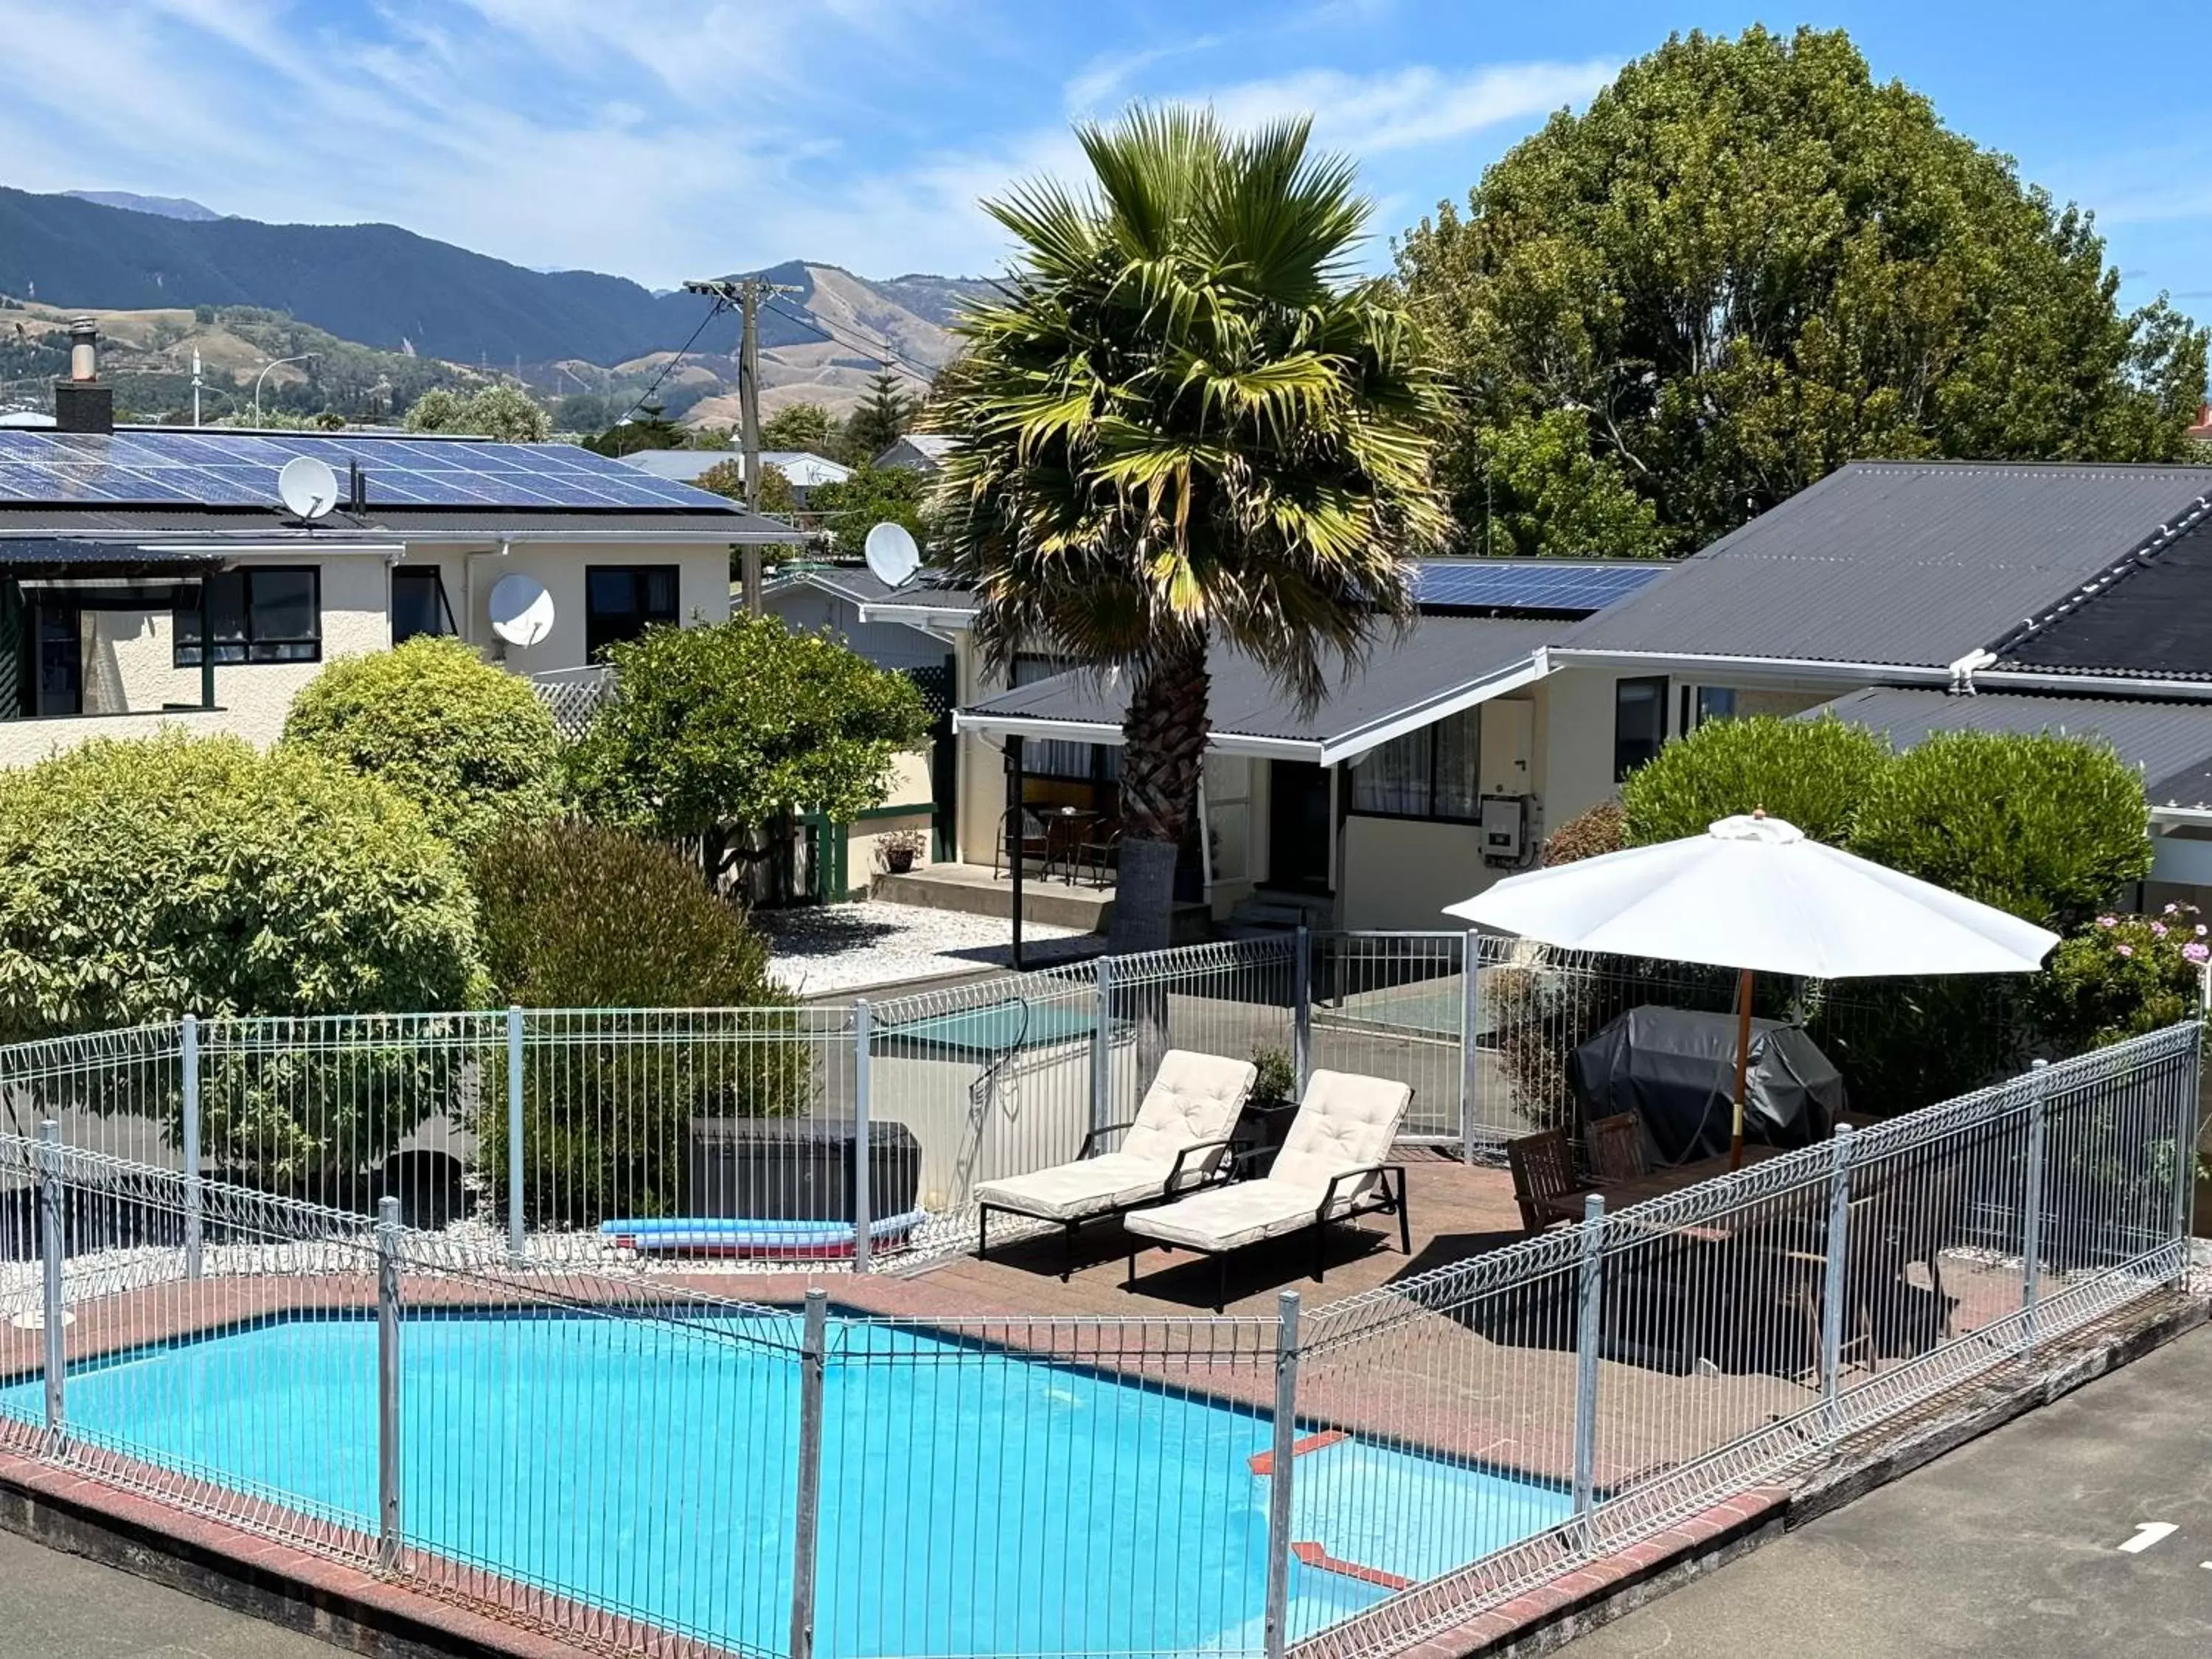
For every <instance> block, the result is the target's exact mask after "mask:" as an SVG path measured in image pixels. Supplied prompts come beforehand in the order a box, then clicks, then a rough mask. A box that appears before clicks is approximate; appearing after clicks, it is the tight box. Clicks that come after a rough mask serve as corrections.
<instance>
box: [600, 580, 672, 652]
mask: <svg viewBox="0 0 2212 1659" xmlns="http://www.w3.org/2000/svg"><path fill="white" fill-rule="evenodd" d="M676 621H677V611H676V567H675V566H674V565H672V564H595V565H587V566H586V567H585V569H584V654H585V656H586V657H588V658H592V659H597V658H598V657H599V654H600V653H602V652H604V651H605V649H606V648H607V647H609V646H611V645H619V644H621V643H623V641H628V640H634V639H635V638H636V637H637V636H638V635H641V634H642V633H644V632H645V630H646V629H648V628H654V627H659V626H660V625H662V624H664V623H665V624H666V625H668V626H670V627H673V626H674V625H675V623H676Z"/></svg>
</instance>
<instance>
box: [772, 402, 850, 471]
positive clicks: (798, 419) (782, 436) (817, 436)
mask: <svg viewBox="0 0 2212 1659" xmlns="http://www.w3.org/2000/svg"><path fill="white" fill-rule="evenodd" d="M838 434H839V428H838V424H837V417H836V416H835V415H832V414H831V413H830V412H829V410H828V409H827V408H825V407H823V405H822V404H811V403H796V404H785V405H784V406H783V407H782V408H781V409H779V410H776V411H775V414H773V415H771V416H769V417H768V418H767V419H766V420H764V421H763V422H761V447H762V448H763V449H795V450H800V451H803V452H805V453H808V454H811V455H820V456H823V457H825V458H826V457H828V456H829V452H830V451H831V450H832V449H834V448H836V446H837V441H838Z"/></svg>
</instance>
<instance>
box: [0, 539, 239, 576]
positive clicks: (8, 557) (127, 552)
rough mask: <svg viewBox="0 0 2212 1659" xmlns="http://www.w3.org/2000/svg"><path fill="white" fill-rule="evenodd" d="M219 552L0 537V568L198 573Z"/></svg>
mask: <svg viewBox="0 0 2212 1659" xmlns="http://www.w3.org/2000/svg"><path fill="white" fill-rule="evenodd" d="M221 562H222V555H221V554H219V553H176V552H169V553H155V552H151V551H149V550H147V549H145V548H143V547H135V546H133V545H132V544H130V543H129V542H94V541H84V540H80V539H72V538H68V537H62V536H18V537H7V538H0V566H4V567H6V568H7V571H8V574H9V575H11V576H17V577H21V576H28V575H32V574H40V573H43V574H55V573H58V572H62V571H74V570H77V569H80V568H83V567H86V566H97V567H98V568H100V570H102V571H105V572H112V573H113V574H118V575H121V574H129V573H131V572H136V571H150V570H199V569H204V568H206V567H208V566H210V565H213V564H220V563H221Z"/></svg>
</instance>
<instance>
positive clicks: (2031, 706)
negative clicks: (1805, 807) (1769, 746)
mask: <svg viewBox="0 0 2212 1659" xmlns="http://www.w3.org/2000/svg"><path fill="white" fill-rule="evenodd" d="M1822 714H1833V715H1835V717H1836V718H1837V719H1838V720H1847V721H1849V722H1850V723H1851V724H1852V725H1854V726H1871V727H1872V728H1873V729H1874V730H1875V731H1877V732H1882V733H1884V734H1885V735H1886V736H1887V737H1888V738H1889V740H1890V741H1891V742H1892V743H1893V744H1896V745H1897V746H1898V747H1899V748H1900V749H1910V748H1911V747H1912V745H1913V744H1917V743H1918V742H1919V741H1920V740H1921V739H1922V738H1925V737H1927V736H1928V735H1929V733H1930V732H2055V733H2057V734H2060V735H2062V736H2067V737H2077V738H2084V737H2086V738H2103V739H2104V740H2105V741H2106V742H2107V743H2109V744H2112V747H2113V748H2114V749H2115V750H2118V752H2119V755H2120V757H2121V758H2122V759H2123V760H2124V761H2126V762H2127V763H2129V764H2130V765H2131V766H2138V767H2141V768H2142V770H2143V775H2144V776H2145V777H2146V778H2147V779H2149V780H2152V781H2154V782H2153V784H2152V785H2151V786H2149V787H2148V793H2150V798H2151V800H2152V802H2153V803H2154V805H2163V804H2164V803H2163V801H2162V800H2161V799H2160V796H2159V795H2158V793H2156V786H2155V781H2158V780H2163V779H2165V778H2166V777H2168V776H2169V775H2173V774H2176V773H2180V772H2183V771H2185V769H2191V768H2195V767H2197V766H2199V765H2200V764H2201V763H2208V762H2212V702H2144V701H2141V700H2137V699H2134V698H2123V697H2050V696H2038V695H2036V694H2034V693H2032V692H2013V691H1984V692H1981V693H1979V694H1978V695H1977V696H1949V695H1948V694H1947V693H1945V692H1942V691H1934V690H1909V689H1902V688H1893V687H1877V688H1875V689H1873V690H1865V691H1854V692H1852V693H1851V694H1850V696H1847V697H1838V698H1837V699H1836V700H1835V701H1834V702H1830V703H1824V704H1822V705H1821V706H1820V708H1816V709H1813V710H1811V711H1809V712H1808V713H1807V714H1801V715H1799V716H1798V718H1799V719H1800V720H1813V719H1817V718H1818V717H1820V715H1822Z"/></svg>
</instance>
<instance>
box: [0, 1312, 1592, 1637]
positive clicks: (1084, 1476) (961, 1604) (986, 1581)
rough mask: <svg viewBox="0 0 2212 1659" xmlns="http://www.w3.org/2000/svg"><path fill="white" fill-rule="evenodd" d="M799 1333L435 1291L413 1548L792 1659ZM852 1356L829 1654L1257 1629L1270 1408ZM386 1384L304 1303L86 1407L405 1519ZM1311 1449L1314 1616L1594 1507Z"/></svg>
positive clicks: (1302, 1480) (828, 1516)
mask: <svg viewBox="0 0 2212 1659" xmlns="http://www.w3.org/2000/svg"><path fill="white" fill-rule="evenodd" d="M797 1334H798V1325H797V1321H796V1319H795V1317H789V1316H780V1315H779V1316H757V1317H756V1316H738V1317H716V1318H712V1319H698V1320H683V1321H675V1320H654V1321H644V1320H635V1319H617V1318H602V1317H595V1316H588V1315H569V1314H566V1313H563V1314H561V1315H558V1316H507V1315H486V1314H477V1313H471V1312H468V1311H465V1310H426V1309H422V1308H419V1307H418V1308H414V1309H410V1310H409V1312H408V1315H407V1316H406V1319H405V1322H404V1334H403V1340H402V1354H403V1364H402V1389H401V1397H402V1402H403V1404H402V1411H403V1426H402V1433H401V1445H402V1450H403V1458H402V1469H403V1474H402V1484H403V1492H404V1497H403V1514H404V1531H405V1534H406V1537H407V1541H408V1543H409V1545H410V1547H415V1548H418V1549H426V1550H430V1551H435V1552H436V1553H440V1554H441V1555H445V1556H448V1557H451V1558H453V1559H459V1560H462V1561H465V1562H469V1563H472V1564H476V1565H481V1566H483V1567H484V1568H486V1569H488V1570H489V1571H495V1572H496V1573H498V1574H500V1575H501V1576H503V1577H508V1578H512V1579H516V1580H520V1581H523V1582H526V1583H535V1584H538V1585H542V1586H544V1587H546V1588H549V1589H556V1590H558V1591H560V1592H562V1593H563V1594H565V1595H570V1596H573V1597H575V1598H578V1599H580V1600H583V1601H590V1602H592V1603H595V1604H597V1605H599V1606H601V1607H606V1608H609V1609H611V1610H613V1611H616V1612H617V1613H623V1614H626V1615H628V1616H630V1617H634V1618H636V1619H638V1620H644V1621H647V1622H649V1623H651V1624H653V1625H657V1626H661V1627H663V1628H665V1629H669V1630H673V1631H678V1632H687V1633H690V1634H696V1635H698V1636H702V1637H704V1638H708V1639H710V1640H714V1641H716V1642H718V1643H720V1644H724V1645H727V1646H732V1647H744V1648H748V1649H753V1650H766V1651H769V1652H779V1651H783V1650H787V1645H788V1627H789V1619H790V1601H789V1597H790V1578H791V1569H792V1535H793V1506H794V1501H795V1492H796V1468H797V1462H796V1441H797V1423H798V1407H799V1390H798V1383H799V1374H798V1364H797V1361H796V1359H795V1358H794V1356H793V1352H792V1348H793V1344H794V1343H795V1340H796V1337H797ZM829 1347H830V1358H829V1364H828V1366H827V1369H826V1376H825V1382H824V1388H823V1464H822V1483H821V1490H822V1513H821V1525H820V1531H819V1540H820V1543H819V1550H820V1556H819V1569H818V1575H817V1583H818V1584H819V1586H820V1589H819V1602H818V1612H817V1636H816V1650H817V1653H820V1654H822V1655H823V1656H844V1655H860V1654H878V1653H902V1654H991V1653H1024V1654H1035V1653H1051V1652H1091V1653H1103V1652H1116V1653H1128V1654H1137V1653H1191V1652H1213V1651H1223V1650H1229V1651H1235V1650H1257V1649H1258V1647H1259V1645H1260V1632H1261V1615H1262V1611H1263V1606H1264V1595H1265V1585H1266V1550H1265V1545H1266V1539H1267V1481H1266V1480H1265V1479H1263V1478H1262V1477H1261V1476H1260V1475H1258V1474H1255V1472H1254V1470H1253V1468H1252V1466H1251V1462H1250V1460H1251V1458H1252V1456H1253V1455H1254V1454H1255V1453H1258V1452H1261V1451H1264V1450H1266V1449H1267V1448H1268V1446H1269V1444H1270V1441H1271V1434H1272V1430H1271V1425H1270V1424H1269V1422H1268V1420H1267V1419H1266V1418H1265V1417H1264V1416H1261V1415H1258V1414H1255V1413H1251V1412H1249V1411H1246V1410H1243V1409H1241V1408H1239V1407H1236V1406H1234V1405H1230V1404H1224V1403H1220V1402H1218V1401H1210V1400H1206V1399H1203V1398H1200V1397H1197V1396H1195V1395H1191V1394H1188V1393H1184V1392H1182V1391H1180V1390H1176V1389H1160V1388H1155V1387H1146V1386H1141V1385H1139V1384H1135V1383H1129V1382H1125V1381H1121V1380H1117V1379H1116V1378H1115V1377H1113V1376H1109V1375H1106V1374H1103V1373H1101V1372H1098V1371H1095V1370H1083V1369H1079V1368H1075V1367H1071V1366H1066V1365H1060V1364H1048V1363H1045V1362H1042V1361H1039V1360H1036V1359H1032V1358H1024V1357H1023V1356H1020V1355H1018V1354H1014V1353H1012V1352H1006V1351H1005V1350H1001V1349H997V1348H992V1347H986V1346H978V1345H974V1344H970V1343H968V1342H965V1341H961V1340H949V1339H945V1338H940V1337H937V1336H933V1335H928V1334H921V1333H917V1332H916V1331H915V1330H913V1329H911V1328H904V1327H888V1326H882V1325H873V1324H869V1323H866V1322H848V1321H842V1320H836V1319H833V1320H832V1321H831V1322H830V1342H829ZM375 1378H376V1329H375V1324H374V1319H373V1318H369V1317H363V1316H355V1315H352V1314H345V1315H339V1316H325V1317H305V1316H303V1317H298V1318H291V1319H285V1320H282V1321H276V1322H268V1323H264V1324H260V1325H256V1326H252V1327H249V1328H242V1329H236V1330H233V1331H230V1332H228V1333H225V1334H219V1335H211V1336H204V1337H200V1338H197V1339H192V1340H182V1341H179V1342H176V1343H173V1344H171V1345H167V1346H161V1347H158V1348H149V1349H144V1350H140V1351H137V1352H133V1353H131V1354H129V1355H125V1356H121V1357H118V1358H111V1359H105V1360H100V1361H93V1362H88V1363H86V1364H82V1365H80V1366H76V1367H73V1368H72V1369H71V1370H70V1375H69V1378H68V1387H67V1412H68V1418H69V1421H70V1425H71V1428H72V1431H75V1432H76V1433H79V1434H81V1435H83V1436H85V1437H88V1439H90V1440H92V1441H94V1442H96V1443H101V1444H105V1445H108V1446H112V1447H113V1448H114V1449H118V1450H120V1451H124V1452H127V1453H128V1454H130V1455H132V1456H134V1457H137V1458H139V1459H142V1460H144V1461H146V1462H155V1463H159V1464H161V1465H164V1466H167V1467H170V1468H181V1469H187V1470H190V1471H191V1472H194V1473H197V1474H204V1475H206V1476H209V1477H210V1478H213V1479H216V1480H219V1481H221V1482H222V1483H223V1484H225V1485H229V1486H238V1487H240V1488H242V1489H245V1490H250V1491H256V1492H264V1493H267V1494H270V1495H276V1494H282V1495H283V1496H284V1497H285V1498H289V1500H291V1501H292V1502H293V1504H295V1506H296V1507H300V1508H302V1509H307V1510H312V1511H313V1512H316V1513H320V1514H324V1515H327V1516H331V1517H334V1518H337V1519H340V1520H342V1521H344V1522H347V1523H349V1524H351V1525H355V1526H357V1527H359V1528H362V1529H363V1530H364V1531H374V1524H375V1522H374V1516H375V1511H376V1479H377V1474H376V1463H377V1453H376V1426H375V1425H376V1387H375ZM1194 1380H1195V1381H1196V1382H1197V1383H1200V1384H1202V1383H1203V1382H1204V1378H1203V1376H1199V1377H1197V1378H1195V1379H1194ZM41 1408H42V1394H41V1385H40V1382H39V1381H38V1379H36V1378H32V1379H29V1380H27V1381H22V1382H18V1383H13V1384H11V1385H9V1387H7V1388H6V1389H0V1411H4V1412H6V1413H9V1415H11V1416H15V1417H18V1418H22V1419H28V1420H36V1419H37V1418H38V1416H39V1414H40V1411H41ZM1295 1467H1296V1469H1297V1478H1296V1479H1295V1480H1294V1481H1293V1483H1292V1492H1293V1497H1294V1499H1295V1502H1294V1507H1293V1527H1292V1536H1293V1538H1294V1539H1297V1540H1299V1541H1310V1542H1311V1543H1312V1544H1313V1545H1315V1546H1317V1547H1318V1548H1317V1549H1316V1550H1313V1551H1310V1552H1309V1553H1312V1554H1315V1555H1316V1556H1320V1557H1327V1558H1328V1559H1330V1560H1331V1561H1332V1562H1334V1563H1336V1564H1338V1565H1318V1566H1316V1565H1306V1564H1305V1563H1304V1562H1303V1561H1301V1562H1298V1563H1294V1565H1293V1567H1292V1576H1291V1630H1292V1633H1293V1634H1294V1635H1295V1634H1300V1633H1304V1632H1310V1631H1312V1630H1316V1629H1318V1628H1320V1627H1322V1626H1324V1625H1326V1624H1328V1623H1329V1622H1331V1621H1332V1620H1335V1619H1337V1618H1340V1617H1342V1616H1343V1615H1344V1614H1345V1613H1348V1612H1351V1611H1352V1610H1355V1609H1357V1608H1358V1607H1364V1606H1366V1605H1369V1604H1370V1603H1372V1602H1373V1601H1376V1600H1378V1599H1380V1598H1381V1597H1382V1596H1383V1595H1386V1594H1387V1593H1388V1589H1387V1588H1386V1585H1387V1583H1388V1581H1389V1580H1390V1579H1393V1578H1395V1579H1401V1580H1419V1579H1421V1578H1425V1577H1433V1576H1434V1575H1435V1574H1437V1573H1438V1572H1441V1571H1446V1570H1448V1569H1449V1568H1451V1567H1454V1566H1456V1565H1460V1564H1462V1563H1463V1562H1466V1561H1468V1560H1472V1559H1475V1558H1476V1557H1478V1556H1480V1555H1481V1554H1484V1553H1486V1552H1488V1551H1489V1550H1492V1549H1495V1548H1498V1547H1502V1546H1504V1545H1505V1544H1507V1543H1510V1542H1511V1541H1514V1540H1515V1539H1517V1538H1521V1537H1525V1536H1527V1535H1528V1534H1533V1533H1535V1532H1538V1531H1541V1530H1542V1529H1543V1528H1546V1527H1548V1526H1551V1525H1553V1524H1554V1523H1556V1522H1558V1521H1559V1520H1560V1519H1562V1518H1563V1517H1564V1516H1565V1512H1566V1510H1567V1507H1568V1500H1567V1498H1566V1496H1565V1494H1564V1493H1562V1492H1559V1491H1557V1490H1555V1489H1553V1488H1551V1487H1549V1486H1539V1485H1535V1484H1532V1483H1527V1482H1522V1481H1517V1480H1510V1479H1508V1478H1505V1477H1504V1476H1501V1475H1499V1474H1494V1473H1492V1472H1489V1471H1486V1470H1483V1469H1480V1468H1470V1467H1467V1466H1464V1465H1462V1464H1458V1463H1455V1462H1448V1461H1444V1460H1441V1459H1436V1458H1430V1457H1425V1456H1420V1455H1413V1454H1411V1453H1408V1452H1406V1451H1403V1450H1401V1449H1392V1448H1389V1447H1385V1446H1382V1445H1375V1444H1369V1443H1364V1442H1362V1441H1360V1440H1358V1439H1356V1438H1352V1439H1340V1440H1336V1441H1334V1442H1333V1443H1329V1444H1328V1445H1326V1446H1324V1447H1322V1448H1320V1449H1316V1450H1314V1451H1313V1452H1312V1453H1310V1455H1302V1456H1301V1457H1300V1458H1299V1459H1298V1461H1297V1465H1296V1466H1295ZM1346 1564H1356V1565H1357V1566H1358V1568H1359V1569H1360V1570H1361V1571H1359V1572H1357V1573H1355V1572H1353V1571H1348V1570H1347V1567H1346ZM1378 1575H1379V1577H1378Z"/></svg>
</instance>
